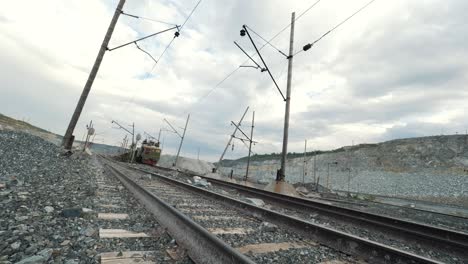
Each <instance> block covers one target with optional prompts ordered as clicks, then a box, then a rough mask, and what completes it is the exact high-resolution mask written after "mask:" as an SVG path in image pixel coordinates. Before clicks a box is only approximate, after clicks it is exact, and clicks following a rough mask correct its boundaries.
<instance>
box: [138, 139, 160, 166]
mask: <svg viewBox="0 0 468 264" xmlns="http://www.w3.org/2000/svg"><path fill="white" fill-rule="evenodd" d="M160 157H161V149H160V148H159V142H154V141H151V140H149V141H148V140H146V139H145V140H143V142H142V143H141V147H139V148H138V150H137V151H136V155H135V160H136V162H138V163H144V164H148V165H151V166H154V165H156V163H158V161H159V158H160Z"/></svg>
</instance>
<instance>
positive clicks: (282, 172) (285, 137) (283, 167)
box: [276, 12, 296, 181]
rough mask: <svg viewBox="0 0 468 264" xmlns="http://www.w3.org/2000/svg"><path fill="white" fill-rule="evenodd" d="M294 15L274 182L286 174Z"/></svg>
mask: <svg viewBox="0 0 468 264" xmlns="http://www.w3.org/2000/svg"><path fill="white" fill-rule="evenodd" d="M295 16H296V13H295V12H293V13H292V15H291V35H290V40H289V56H288V60H289V61H288V81H287V87H286V109H285V112H284V132H283V152H282V154H281V169H280V171H279V175H278V176H277V177H276V181H284V177H285V174H286V159H287V155H288V132H289V108H290V103H291V81H292V66H293V53H294V21H295Z"/></svg>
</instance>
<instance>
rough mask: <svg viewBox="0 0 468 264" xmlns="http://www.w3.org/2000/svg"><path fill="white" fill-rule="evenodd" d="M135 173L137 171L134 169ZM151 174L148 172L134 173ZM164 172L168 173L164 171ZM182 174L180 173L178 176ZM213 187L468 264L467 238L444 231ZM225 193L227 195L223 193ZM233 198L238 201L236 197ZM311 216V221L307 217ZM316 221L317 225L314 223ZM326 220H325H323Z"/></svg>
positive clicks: (430, 255)
mask: <svg viewBox="0 0 468 264" xmlns="http://www.w3.org/2000/svg"><path fill="white" fill-rule="evenodd" d="M133 169H137V168H133ZM137 170H139V171H141V172H144V173H151V172H150V171H148V170H147V169H145V170H142V169H137ZM164 170H166V171H171V170H170V169H167V168H164ZM178 174H183V173H178ZM206 179H208V180H209V181H210V182H211V183H212V184H214V185H215V186H216V189H219V187H222V188H224V190H227V191H228V192H229V190H236V191H237V192H238V193H241V194H243V195H244V196H246V197H255V198H260V199H262V200H264V201H266V202H268V203H269V205H271V206H272V207H273V208H275V210H278V208H281V209H279V210H278V211H280V212H282V213H286V214H288V215H294V216H296V217H298V218H301V219H304V220H307V221H314V222H316V223H318V224H324V223H325V224H329V226H333V228H338V229H339V230H341V231H344V232H348V233H352V234H355V235H358V236H361V237H362V236H364V237H367V238H369V239H371V240H373V241H377V242H380V243H383V244H386V245H391V246H394V247H397V248H400V249H402V250H405V251H410V252H412V253H414V254H418V255H422V256H425V257H428V258H431V259H437V260H440V261H442V262H446V263H467V262H468V254H467V250H468V234H466V233H464V232H459V231H455V230H450V229H446V228H440V227H436V226H431V225H426V224H421V223H417V222H412V221H408V220H402V219H398V218H394V217H386V216H383V215H377V214H372V213H366V212H363V211H358V210H355V209H349V208H344V207H339V206H335V205H333V204H330V203H323V202H317V201H311V200H306V199H301V198H295V197H290V196H285V195H280V194H276V193H271V192H267V191H263V190H259V189H255V188H251V187H247V186H244V185H238V184H233V183H230V182H225V181H221V180H216V179H212V178H207V177H206ZM224 193H226V192H224ZM232 196H233V197H237V198H239V197H238V194H237V193H235V194H234V195H232ZM311 213H317V214H319V215H318V216H317V215H316V214H313V215H312V217H311V216H310V214H311ZM317 219H319V221H317ZM324 219H325V220H324Z"/></svg>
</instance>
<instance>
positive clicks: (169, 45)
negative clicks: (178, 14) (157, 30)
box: [151, 0, 202, 72]
mask: <svg viewBox="0 0 468 264" xmlns="http://www.w3.org/2000/svg"><path fill="white" fill-rule="evenodd" d="M201 1H202V0H199V1H198V3H197V4H196V5H195V7H194V8H193V9H192V11H191V12H190V14H189V15H188V16H187V18H186V19H185V21H184V23H183V24H182V25H181V26H180V27H178V30H177V32H176V33H180V31H181V30H182V28H183V27H184V26H185V24H187V21H188V20H189V19H190V17H191V16H192V15H193V13H194V12H195V10H196V9H197V7H198V6H199V5H200V3H201ZM178 36H179V35H178V34H177V35H174V37H173V38H172V39H171V41H170V42H169V43H168V44H167V46H166V48H164V50H163V52H162V53H161V55H159V57H158V59H157V60H156V62H155V63H154V65H153V68H152V69H151V72H153V70H154V68H155V67H156V65H157V64H158V62H159V60H161V58H162V56H163V55H164V54H165V53H166V51H167V50H168V49H169V48H170V47H171V45H172V43H173V42H174V39H175V38H177V37H178Z"/></svg>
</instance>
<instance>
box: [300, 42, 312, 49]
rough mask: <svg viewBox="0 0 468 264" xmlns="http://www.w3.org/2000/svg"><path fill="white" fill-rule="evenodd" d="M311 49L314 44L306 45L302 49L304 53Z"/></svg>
mask: <svg viewBox="0 0 468 264" xmlns="http://www.w3.org/2000/svg"><path fill="white" fill-rule="evenodd" d="M310 48H312V44H310V43H309V44H307V45H305V46H304V47H303V48H302V50H303V51H307V50H309V49H310Z"/></svg>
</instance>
